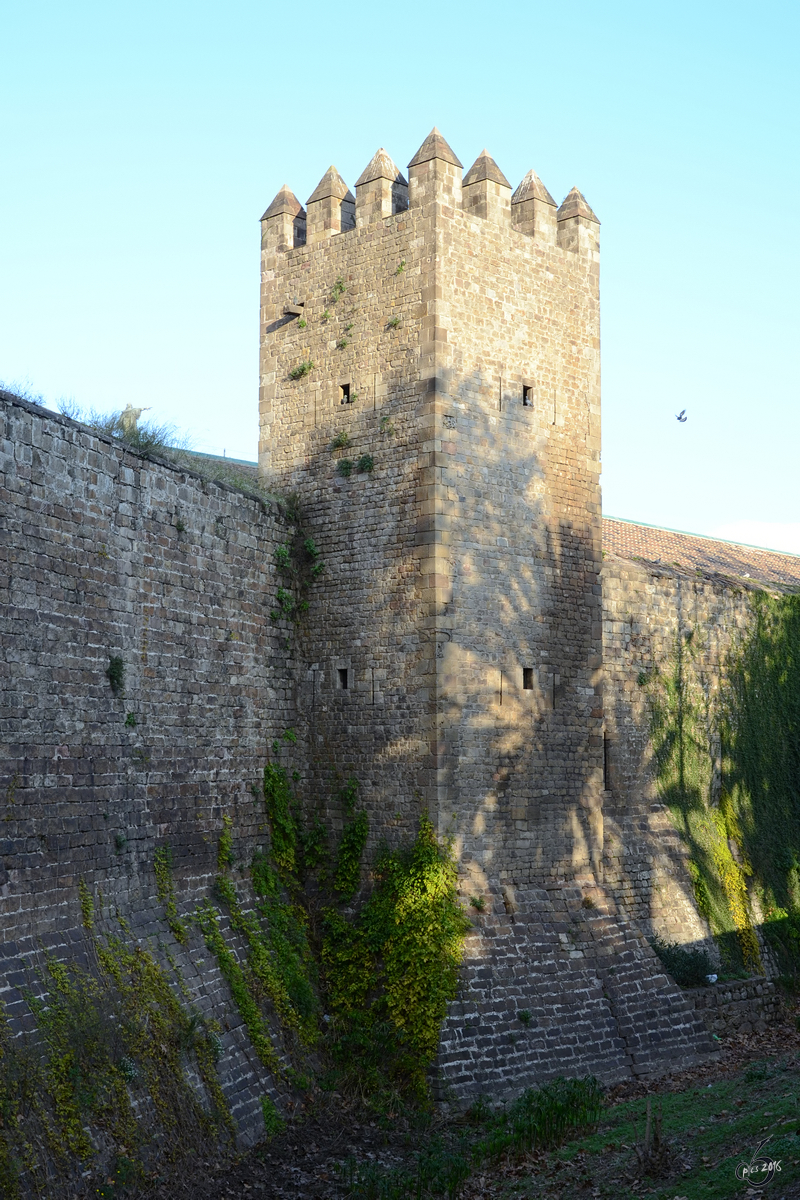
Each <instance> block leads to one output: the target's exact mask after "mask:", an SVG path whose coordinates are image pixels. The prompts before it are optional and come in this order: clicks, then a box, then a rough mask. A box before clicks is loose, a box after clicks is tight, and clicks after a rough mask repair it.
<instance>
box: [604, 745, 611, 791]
mask: <svg viewBox="0 0 800 1200" xmlns="http://www.w3.org/2000/svg"><path fill="white" fill-rule="evenodd" d="M610 751H611V743H610V741H609V738H608V734H607V733H604V734H603V791H604V792H608V791H610V790H611V771H610V769H609V767H610V764H609V756H610Z"/></svg>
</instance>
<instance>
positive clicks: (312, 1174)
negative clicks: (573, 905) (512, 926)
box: [93, 1009, 800, 1200]
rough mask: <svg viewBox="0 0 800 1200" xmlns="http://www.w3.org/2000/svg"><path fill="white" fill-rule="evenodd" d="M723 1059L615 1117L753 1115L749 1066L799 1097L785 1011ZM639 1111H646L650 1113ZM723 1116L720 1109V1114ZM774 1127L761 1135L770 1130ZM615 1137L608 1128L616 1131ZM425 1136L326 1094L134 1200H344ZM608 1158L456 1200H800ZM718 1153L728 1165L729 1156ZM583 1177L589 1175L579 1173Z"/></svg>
mask: <svg viewBox="0 0 800 1200" xmlns="http://www.w3.org/2000/svg"><path fill="white" fill-rule="evenodd" d="M720 1051H721V1056H720V1060H719V1061H718V1062H716V1063H712V1064H709V1065H708V1066H701V1067H695V1068H693V1069H691V1070H689V1071H683V1072H680V1073H676V1074H674V1075H671V1076H667V1077H663V1078H661V1079H657V1080H649V1081H640V1080H636V1081H634V1080H631V1081H628V1082H625V1083H622V1084H619V1085H617V1086H616V1087H614V1088H612V1089H610V1090H609V1091H608V1093H607V1100H608V1102H609V1105H610V1106H612V1108H611V1112H612V1113H620V1114H623V1113H626V1112H627V1111H628V1110H629V1109H631V1108H632V1107H633V1106H632V1105H631V1104H630V1102H631V1101H640V1100H643V1099H644V1098H645V1097H646V1096H647V1095H648V1094H649V1095H651V1096H653V1097H656V1098H658V1097H660V1098H662V1101H663V1102H664V1103H665V1104H667V1105H668V1103H669V1098H670V1096H671V1095H674V1094H677V1093H687V1094H688V1095H692V1096H696V1095H698V1094H699V1089H700V1088H705V1089H712V1090H713V1088H714V1086H718V1087H719V1088H720V1089H722V1090H723V1091H724V1089H726V1088H727V1089H728V1091H727V1092H725V1094H726V1095H727V1094H732V1092H731V1089H732V1088H733V1087H734V1086H736V1087H740V1088H741V1089H742V1092H741V1094H742V1097H743V1098H740V1099H737V1100H735V1101H732V1102H731V1103H733V1104H736V1105H738V1106H739V1108H738V1109H735V1110H733V1111H737V1112H740V1113H741V1112H747V1111H748V1108H749V1102H748V1099H747V1097H748V1096H751V1097H752V1103H753V1104H756V1103H760V1102H761V1101H760V1100H757V1098H756V1091H757V1089H754V1085H751V1084H750V1083H748V1082H746V1081H747V1080H748V1078H749V1077H750V1076H753V1078H755V1079H761V1078H762V1076H763V1077H764V1078H765V1079H766V1082H765V1083H764V1085H763V1087H764V1088H767V1087H768V1083H769V1080H768V1078H767V1077H768V1076H769V1074H770V1072H771V1070H772V1068H770V1067H759V1068H758V1069H757V1070H756V1069H755V1068H753V1067H752V1066H749V1064H754V1063H767V1064H769V1063H775V1064H778V1063H780V1071H782V1072H783V1074H782V1075H781V1077H780V1082H781V1086H782V1087H783V1092H786V1089H787V1087H788V1088H789V1089H790V1090H791V1089H792V1088H794V1092H797V1091H798V1088H797V1087H796V1086H795V1085H796V1084H800V1032H799V1031H798V1028H797V1024H796V1020H795V1016H794V1014H793V1013H792V1012H790V1011H789V1010H788V1009H787V1010H786V1011H785V1013H784V1015H783V1017H782V1018H781V1020H780V1021H779V1022H777V1023H775V1024H774V1025H772V1026H771V1027H770V1028H769V1029H768V1030H767V1031H766V1032H764V1033H761V1034H758V1033H754V1034H750V1035H743V1036H741V1037H738V1038H731V1039H728V1040H726V1041H724V1042H722V1043H721V1044H720ZM776 1070H777V1067H776ZM764 1072H766V1075H764ZM762 1090H763V1089H762ZM737 1094H738V1093H737ZM770 1094H771V1093H769V1092H766V1091H765V1092H764V1096H765V1097H766V1099H763V1105H762V1107H764V1106H765V1105H767V1104H773V1103H774V1101H771V1100H770V1099H769V1095H770ZM787 1095H788V1093H787ZM656 1103H657V1101H656ZM798 1103H800V1100H798ZM626 1106H627V1108H626ZM638 1107H640V1108H642V1109H643V1108H644V1105H643V1104H640V1105H639V1106H638ZM726 1111H727V1110H725V1109H723V1110H722V1112H723V1114H724V1113H725V1112H726ZM764 1115H765V1119H766V1120H767V1121H769V1116H770V1112H769V1110H768V1109H766V1108H765V1109H764ZM621 1119H622V1117H620V1120H621ZM724 1119H725V1118H724V1116H723V1117H720V1118H719V1120H721V1121H724ZM709 1120H716V1118H714V1117H711V1118H709ZM730 1120H733V1118H730ZM618 1123H619V1122H618ZM605 1124H606V1123H605V1122H603V1125H601V1131H600V1133H601V1134H602V1132H603V1126H604V1125H605ZM612 1124H613V1122H612ZM783 1124H784V1125H786V1124H787V1121H785V1120H784V1121H783ZM795 1124H796V1125H797V1126H798V1129H797V1130H795V1129H794V1127H792V1129H791V1133H792V1134H793V1135H795V1136H797V1139H798V1160H800V1118H798V1119H797V1120H796V1121H795ZM437 1125H438V1127H439V1128H444V1123H443V1122H442V1121H441V1120H440V1119H438V1118H434V1126H433V1128H434V1129H435V1128H436V1127H437ZM620 1127H621V1126H620ZM767 1127H768V1126H767V1125H765V1126H763V1128H764V1129H767ZM608 1128H609V1129H610V1128H611V1124H609V1126H608ZM735 1132H736V1131H735V1130H731V1131H730V1136H734V1135H735ZM420 1136H421V1135H420V1133H419V1131H417V1132H416V1133H415V1131H414V1130H413V1129H409V1128H401V1127H396V1128H388V1129H387V1128H381V1127H380V1126H379V1124H378V1122H377V1121H375V1120H371V1119H370V1117H369V1115H368V1114H365V1113H364V1110H363V1109H358V1108H357V1107H356V1106H355V1105H348V1104H347V1103H346V1102H345V1101H344V1100H343V1099H342V1098H341V1097H339V1096H336V1095H333V1096H331V1095H324V1094H322V1093H320V1094H319V1095H318V1096H317V1097H316V1099H315V1100H314V1102H313V1104H312V1105H311V1106H310V1110H309V1111H307V1112H306V1113H305V1114H302V1115H301V1116H300V1117H298V1118H297V1119H296V1120H294V1121H293V1122H292V1123H291V1124H290V1125H289V1127H288V1128H287V1129H286V1130H285V1131H284V1132H283V1133H282V1134H280V1135H278V1136H277V1137H274V1138H272V1139H271V1140H268V1141H264V1142H262V1143H261V1144H260V1145H258V1146H256V1147H255V1148H254V1149H252V1150H251V1151H249V1152H248V1153H246V1154H244V1155H241V1156H239V1157H237V1158H214V1157H208V1158H206V1157H198V1158H195V1159H192V1160H189V1161H184V1162H183V1163H182V1165H181V1166H180V1168H178V1169H177V1170H176V1171H175V1172H174V1173H172V1174H170V1176H169V1177H168V1178H163V1179H161V1180H158V1181H153V1182H151V1183H150V1184H148V1185H147V1186H145V1187H143V1188H140V1189H137V1191H136V1192H135V1195H136V1198H137V1200H228V1198H231V1197H235V1198H236V1200H247V1198H249V1197H252V1198H253V1200H256V1198H259V1200H260V1198H262V1197H263V1198H265V1200H266V1198H270V1200H273V1198H274V1200H284V1198H286V1200H312V1198H313V1200H315V1198H324V1200H345V1197H346V1196H347V1195H348V1191H347V1190H346V1189H345V1188H344V1187H343V1185H342V1182H341V1177H340V1175H339V1173H338V1172H337V1165H338V1164H341V1163H343V1162H344V1161H345V1160H346V1159H348V1158H350V1157H353V1158H355V1159H357V1160H358V1161H359V1162H360V1163H363V1164H376V1165H377V1164H384V1165H386V1166H387V1167H390V1166H397V1165H399V1164H401V1163H403V1162H404V1161H408V1160H410V1158H411V1157H412V1156H413V1153H414V1150H415V1148H416V1147H417V1145H418V1143H419V1139H420ZM609 1136H613V1135H609ZM691 1136H692V1131H691V1130H689V1131H688V1133H687V1134H686V1137H685V1138H684V1142H686V1144H689V1143H688V1140H687V1139H690V1138H691ZM741 1136H742V1138H743V1139H744V1140H745V1141H746V1139H747V1138H748V1137H750V1136H751V1135H750V1134H749V1132H748V1133H745V1132H743V1133H742V1134H741ZM748 1144H749V1143H748ZM606 1150H607V1153H606V1154H605V1157H604V1156H603V1149H602V1147H598V1149H597V1150H596V1151H595V1150H593V1149H592V1145H590V1144H588V1143H587V1147H586V1148H585V1149H581V1148H578V1150H577V1151H575V1152H574V1153H573V1152H572V1151H570V1148H569V1147H564V1148H562V1151H560V1152H559V1151H557V1152H551V1153H550V1154H532V1155H527V1156H525V1157H524V1158H523V1159H521V1160H517V1161H513V1162H503V1161H501V1162H497V1163H492V1164H491V1166H488V1167H484V1168H483V1169H482V1170H479V1171H477V1172H476V1173H475V1175H474V1176H473V1178H472V1179H471V1180H470V1181H469V1182H468V1183H467V1184H466V1185H465V1186H464V1189H463V1191H462V1192H461V1193H460V1196H459V1200H491V1198H494V1197H498V1198H500V1197H517V1196H519V1197H520V1198H522V1197H525V1196H536V1197H542V1198H544V1197H548V1198H549V1197H553V1198H557V1200H577V1198H578V1197H584V1196H585V1197H587V1198H596V1197H601V1196H609V1197H614V1200H622V1197H627V1196H632V1197H638V1196H648V1195H649V1196H658V1197H665V1198H666V1200H691V1198H692V1197H694V1196H695V1195H697V1196H700V1195H702V1196H709V1197H714V1196H723V1197H724V1196H731V1197H733V1196H748V1195H749V1196H751V1197H754V1196H766V1197H767V1200H794V1198H795V1197H800V1182H798V1183H794V1182H793V1181H792V1179H791V1178H789V1175H793V1174H794V1173H793V1172H792V1171H791V1170H789V1171H788V1172H785V1173H784V1175H783V1176H782V1177H776V1178H775V1179H774V1180H773V1181H772V1182H771V1183H770V1184H769V1186H765V1187H759V1188H757V1189H754V1188H749V1190H748V1187H747V1185H746V1184H742V1183H740V1182H739V1183H737V1181H736V1180H735V1179H734V1178H733V1176H732V1173H731V1171H728V1172H727V1174H726V1175H725V1180H727V1182H725V1181H720V1180H717V1181H716V1182H715V1181H714V1179H713V1178H712V1177H711V1176H710V1175H708V1177H707V1180H700V1181H695V1180H694V1179H693V1177H690V1176H691V1171H690V1169H689V1163H690V1160H691V1154H690V1153H688V1152H685V1161H681V1160H680V1157H679V1156H678V1157H677V1158H676V1163H677V1166H676V1168H675V1172H674V1173H675V1180H674V1181H673V1180H672V1179H671V1178H670V1179H662V1180H661V1181H659V1180H657V1179H655V1180H654V1179H648V1178H647V1177H646V1176H645V1177H642V1178H638V1177H637V1176H636V1172H635V1171H634V1172H632V1173H629V1174H624V1173H623V1174H621V1175H620V1174H619V1172H620V1170H622V1171H623V1172H624V1170H626V1169H627V1168H620V1167H619V1165H618V1164H619V1162H620V1161H621V1160H620V1154H621V1153H622V1151H630V1153H629V1156H628V1158H629V1159H630V1158H632V1150H631V1147H630V1146H629V1145H628V1144H626V1143H625V1142H624V1141H622V1142H621V1149H620V1145H618V1144H617V1143H615V1142H613V1140H612V1141H610V1142H609V1144H608V1146H607V1147H606ZM568 1151H569V1153H568ZM718 1153H719V1154H720V1155H721V1153H722V1152H721V1151H719V1152H718ZM677 1154H678V1151H677V1149H676V1151H675V1155H677ZM592 1155H594V1157H592ZM587 1156H588V1157H587ZM673 1157H675V1156H673ZM707 1157H708V1156H702V1155H700V1154H699V1153H698V1154H697V1155H696V1158H697V1163H702V1164H703V1165H705V1166H708V1164H707V1163H706V1162H705V1159H706V1158H707ZM626 1161H627V1160H626ZM691 1161H693V1160H691ZM587 1162H589V1163H590V1169H589V1170H588V1172H587V1169H586V1163H587ZM711 1165H712V1166H713V1165H714V1164H713V1163H712V1164H711ZM581 1169H583V1174H581V1173H580V1171H581ZM615 1172H617V1174H616V1176H615ZM681 1172H683V1174H681ZM684 1176H685V1177H686V1179H685V1182H684ZM798 1176H800V1167H798ZM615 1179H616V1181H615ZM728 1188H729V1190H726V1189H728ZM720 1189H721V1190H720ZM96 1194H97V1193H96V1191H95V1192H93V1195H96ZM129 1194H130V1193H129Z"/></svg>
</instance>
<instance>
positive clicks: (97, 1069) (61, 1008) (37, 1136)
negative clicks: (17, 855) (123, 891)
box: [0, 885, 234, 1197]
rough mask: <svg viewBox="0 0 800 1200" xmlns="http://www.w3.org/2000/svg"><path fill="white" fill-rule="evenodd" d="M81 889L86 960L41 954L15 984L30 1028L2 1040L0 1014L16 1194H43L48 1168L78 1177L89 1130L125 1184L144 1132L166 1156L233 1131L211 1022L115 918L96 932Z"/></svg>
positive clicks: (8, 1157)
mask: <svg viewBox="0 0 800 1200" xmlns="http://www.w3.org/2000/svg"><path fill="white" fill-rule="evenodd" d="M80 898H81V906H82V908H83V915H84V927H85V929H86V933H87V941H88V946H89V950H90V962H91V963H92V964H93V967H92V968H91V969H90V968H89V967H88V966H83V965H79V964H78V963H75V962H71V963H69V964H66V963H63V962H60V961H59V960H58V959H56V958H55V957H54V956H52V955H49V954H46V955H44V956H43V959H42V961H41V963H40V966H39V969H38V981H35V979H34V977H33V976H32V978H31V985H30V986H29V987H28V988H27V989H25V990H24V992H23V995H24V998H25V1000H26V1002H27V1006H28V1009H29V1011H30V1013H31V1016H32V1018H33V1020H34V1021H35V1024H36V1030H37V1034H36V1037H35V1038H34V1039H25V1038H15V1039H12V1038H11V1037H10V1035H9V1031H8V1028H7V1026H6V1025H5V1022H3V1024H2V1027H0V1066H1V1067H2V1070H0V1191H2V1194H3V1196H9V1197H15V1196H17V1195H19V1194H20V1187H19V1178H20V1175H21V1174H23V1173H24V1174H25V1177H26V1185H25V1194H26V1195H28V1194H32V1195H36V1196H42V1197H45V1196H49V1195H50V1194H51V1184H52V1178H51V1172H52V1170H53V1169H54V1170H56V1171H57V1173H58V1175H59V1176H60V1177H62V1178H65V1179H66V1178H70V1177H71V1176H73V1175H77V1176H78V1177H80V1175H84V1174H86V1172H87V1170H90V1169H91V1166H92V1164H93V1163H94V1162H96V1160H97V1157H98V1141H97V1138H96V1137H95V1135H94V1131H97V1132H99V1134H100V1144H101V1145H102V1146H103V1147H104V1148H105V1152H106V1153H109V1152H110V1153H111V1156H112V1159H113V1162H114V1164H115V1165H114V1166H113V1168H109V1169H107V1170H106V1171H104V1175H108V1174H109V1170H111V1171H112V1173H113V1174H114V1175H115V1177H116V1178H118V1179H121V1178H122V1177H123V1176H124V1177H125V1178H126V1179H128V1180H131V1181H132V1180H134V1179H140V1178H142V1177H143V1174H142V1173H143V1170H144V1165H143V1163H144V1157H143V1156H144V1154H145V1151H146V1147H147V1145H148V1143H150V1142H152V1141H153V1139H154V1138H156V1139H157V1140H158V1141H159V1142H160V1143H162V1144H163V1147H164V1152H165V1153H166V1154H167V1156H168V1157H173V1158H175V1157H178V1156H179V1155H180V1154H181V1153H183V1152H185V1151H186V1150H187V1149H189V1148H191V1147H192V1146H197V1145H200V1144H202V1143H203V1142H204V1141H205V1140H206V1139H207V1138H208V1137H209V1136H219V1135H220V1134H221V1133H223V1134H227V1136H228V1137H233V1134H234V1127H233V1121H232V1119H231V1116H230V1113H229V1111H228V1108H227V1105H226V1103H225V1099H224V1096H223V1093H222V1089H221V1087H220V1084H219V1080H218V1078H217V1074H216V1068H215V1063H216V1059H217V1057H218V1054H217V1051H216V1045H215V1035H214V1034H213V1032H212V1030H211V1024H210V1023H209V1022H206V1021H204V1020H203V1019H202V1018H201V1016H200V1015H199V1014H198V1013H195V1012H191V1011H189V1010H187V1009H186V1008H185V1007H184V1006H183V1005H182V1004H181V1002H180V1001H179V1000H178V998H177V997H176V995H175V992H174V990H173V987H172V985H171V982H170V980H169V978H168V977H167V975H166V974H165V972H164V970H163V969H162V967H161V966H160V965H159V964H158V963H157V962H156V960H155V959H154V958H153V957H152V955H151V954H149V953H148V951H147V950H145V949H144V948H143V947H142V946H141V945H138V944H136V943H135V942H133V939H132V938H131V936H130V931H129V930H128V929H127V926H125V924H124V923H121V934H120V935H119V936H108V937H106V938H101V937H100V936H99V935H98V934H97V933H96V932H95V929H94V918H93V903H92V905H91V907H90V904H89V901H91V899H92V898H91V893H90V892H89V890H88V888H86V887H85V885H84V886H83V887H82V888H81V897H80ZM187 1061H189V1062H190V1063H192V1064H193V1065H194V1067H195V1070H196V1074H197V1075H198V1076H199V1078H200V1080H201V1081H202V1084H203V1087H204V1090H205V1095H206V1102H207V1103H206V1105H203V1104H202V1103H201V1102H200V1098H199V1097H198V1095H197V1093H196V1091H195V1089H194V1087H193V1086H192V1085H191V1084H190V1082H189V1079H188V1078H187V1075H186V1072H185V1064H186V1062H187ZM89 1130H92V1131H93V1132H92V1135H91V1136H90V1133H89ZM100 1194H105V1193H102V1192H101V1193H100ZM108 1194H109V1195H111V1194H112V1193H111V1192H109V1193H108Z"/></svg>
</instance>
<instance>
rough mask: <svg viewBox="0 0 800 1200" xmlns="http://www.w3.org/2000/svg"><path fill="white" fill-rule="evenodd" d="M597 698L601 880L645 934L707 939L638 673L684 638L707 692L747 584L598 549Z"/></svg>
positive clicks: (718, 672)
mask: <svg viewBox="0 0 800 1200" xmlns="http://www.w3.org/2000/svg"><path fill="white" fill-rule="evenodd" d="M602 575H603V629H604V645H603V653H604V675H605V692H604V707H605V721H606V738H607V745H606V751H607V755H606V757H607V769H606V775H607V779H606V783H607V787H608V790H607V792H606V796H605V802H604V806H603V811H604V816H605V860H604V861H605V881H606V884H607V886H608V887H609V889H610V890H611V892H612V894H613V895H614V897H615V898H616V899H617V901H618V902H619V904H620V905H621V907H622V909H623V910H624V911H625V912H626V913H627V914H628V915H629V916H630V917H631V918H633V919H634V920H636V921H637V922H638V923H639V924H640V926H641V928H642V929H644V930H645V931H646V932H647V933H648V934H651V933H657V934H659V935H660V936H662V937H664V938H665V939H666V940H668V941H676V942H682V943H683V942H697V943H699V942H704V943H705V945H706V946H707V948H708V950H709V951H710V952H711V954H712V955H713V956H715V955H716V953H717V951H716V946H715V943H714V941H713V939H712V938H711V937H710V931H709V929H708V925H707V923H706V921H705V920H704V919H703V917H702V916H701V915H700V914H699V913H698V911H697V906H696V903H695V899H694V893H693V888H692V881H691V878H690V876H689V871H688V867H687V859H688V849H687V847H686V845H685V843H684V842H683V841H682V839H681V837H680V836H679V834H678V832H677V831H676V829H675V827H674V825H673V823H672V821H671V819H670V815H669V813H668V811H667V809H666V807H665V806H664V805H663V804H662V803H661V802H660V798H659V796H658V793H657V788H656V784H655V778H654V770H653V759H652V747H651V743H650V712H649V707H648V698H647V691H646V686H645V684H646V680H647V679H648V678H649V677H650V674H651V673H652V671H653V669H654V667H657V668H658V669H659V670H666V672H667V673H669V671H670V670H671V669H672V664H673V663H674V660H675V653H676V646H677V645H678V643H679V640H682V642H683V644H684V646H686V645H687V641H686V639H687V636H688V637H689V641H690V643H691V654H692V655H693V656H694V660H695V664H696V669H697V671H698V674H699V677H700V679H701V680H702V681H703V687H704V688H705V689H706V690H707V694H708V696H709V697H712V696H714V695H715V694H716V693H718V690H719V687H720V682H721V679H722V676H723V671H724V664H725V660H726V657H727V656H728V654H729V653H730V651H731V649H732V648H733V647H734V646H736V644H737V643H738V642H739V641H740V640H741V638H742V637H743V636H744V635H745V634H746V632H747V630H748V629H749V628H750V625H751V621H752V597H753V595H754V593H755V592H756V591H757V590H758V588H757V585H756V584H747V583H746V582H744V581H743V582H741V583H735V582H733V581H732V580H730V579H727V578H725V577H723V576H716V577H714V576H704V575H702V574H700V573H693V574H689V573H688V572H686V571H682V570H681V569H680V568H677V567H675V568H673V567H668V566H655V565H648V564H646V563H637V562H632V561H627V560H623V559H621V558H618V557H616V556H613V555H610V556H608V557H607V558H606V559H605V561H604V563H603V572H602Z"/></svg>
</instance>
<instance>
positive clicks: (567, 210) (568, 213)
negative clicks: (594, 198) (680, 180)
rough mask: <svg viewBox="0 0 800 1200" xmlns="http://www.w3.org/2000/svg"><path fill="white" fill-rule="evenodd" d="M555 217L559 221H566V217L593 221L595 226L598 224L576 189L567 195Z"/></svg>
mask: <svg viewBox="0 0 800 1200" xmlns="http://www.w3.org/2000/svg"><path fill="white" fill-rule="evenodd" d="M556 216H557V217H558V219H559V221H566V219H567V217H585V218H586V220H587V221H594V222H595V224H596V225H599V224H600V222H599V221H598V219H597V217H596V216H595V215H594V213H593V212H592V210H591V209H590V208H589V205H588V204H587V203H586V201H585V200H584V198H583V196H582V195H581V193H580V192H579V191H578V189H577V188H576V187H574V188H573V189H572V191H571V192H570V193H569V195H568V196H567V198H566V200H565V201H564V203H563V204H562V205H561V208H560V209H559V210H558V212H557V213H556Z"/></svg>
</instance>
